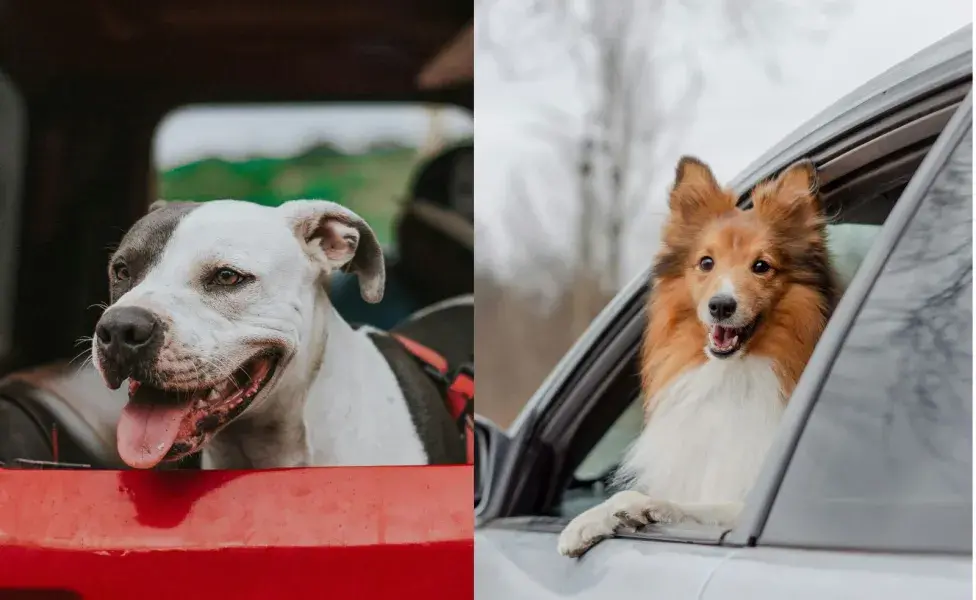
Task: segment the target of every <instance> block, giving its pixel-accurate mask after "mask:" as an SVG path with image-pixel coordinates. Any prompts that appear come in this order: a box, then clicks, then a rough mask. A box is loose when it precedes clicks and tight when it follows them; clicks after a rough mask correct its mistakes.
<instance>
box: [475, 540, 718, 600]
mask: <svg viewBox="0 0 976 600" xmlns="http://www.w3.org/2000/svg"><path fill="white" fill-rule="evenodd" d="M557 538H558V535H556V534H553V533H543V532H535V531H519V530H514V529H493V528H491V527H485V528H481V529H477V530H475V544H474V546H475V553H474V572H475V575H474V585H475V598H477V599H478V600H496V599H497V600H519V599H522V598H526V599H529V598H531V599H533V600H556V599H558V598H573V599H575V600H586V599H589V598H620V599H621V600H623V599H625V598H646V599H655V598H661V599H662V600H691V599H696V598H699V597H700V593H701V591H702V590H703V589H704V586H705V583H706V581H707V580H708V577H709V574H710V573H712V572H713V571H715V570H716V569H717V568H718V567H719V565H721V564H722V562H723V561H724V560H725V558H726V557H727V556H729V555H730V554H732V553H733V552H735V549H732V548H722V547H720V546H704V545H696V544H684V543H668V542H657V541H651V540H636V539H620V538H618V539H611V540H606V541H604V542H601V543H600V544H598V545H597V546H595V547H594V548H593V549H591V550H590V551H589V552H587V553H586V554H585V555H583V557H582V558H579V559H571V558H566V557H564V556H560V555H559V554H558V553H557V552H556V540H557Z"/></svg>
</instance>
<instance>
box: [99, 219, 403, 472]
mask: <svg viewBox="0 0 976 600" xmlns="http://www.w3.org/2000/svg"><path fill="white" fill-rule="evenodd" d="M337 269H344V270H346V271H349V272H354V273H356V274H357V275H358V277H359V282H360V290H361V293H362V295H363V298H364V299H366V300H367V301H369V302H379V300H380V299H381V298H382V296H383V287H384V278H385V271H384V264H383V254H382V250H381V249H380V246H379V243H378V242H377V240H376V236H375V235H374V233H373V231H372V230H371V229H370V228H369V226H368V225H367V224H366V222H365V221H364V220H363V219H362V218H360V217H359V216H358V215H356V214H355V213H353V212H352V211H350V210H348V209H346V208H343V207H341V206H339V205H337V204H334V203H331V202H326V201H318V200H298V201H292V202H287V203H285V204H283V205H282V206H280V207H277V208H269V207H264V206H259V205H255V204H251V203H247V202H238V201H233V200H221V201H214V202H207V203H203V204H196V203H162V202H160V203H156V204H154V205H153V208H152V209H151V210H150V212H149V214H147V215H146V216H144V217H143V218H142V219H140V220H139V221H138V222H137V223H136V224H135V225H133V226H132V228H131V229H130V230H129V231H128V232H127V233H126V235H125V237H124V238H123V239H122V242H121V243H120V245H119V247H118V249H117V250H116V251H115V253H114V254H113V255H112V258H111V260H110V261H109V268H108V276H109V286H110V289H111V303H110V306H109V308H108V309H107V310H106V311H105V313H104V314H103V315H102V317H101V319H99V321H98V325H97V326H96V328H95V336H94V338H93V340H92V346H93V348H92V355H93V362H94V364H95V366H96V368H97V369H98V371H99V373H101V375H102V377H103V378H104V380H105V383H106V384H107V385H108V386H109V387H110V388H112V389H115V388H118V387H119V386H121V385H122V383H123V382H124V381H125V380H126V379H128V380H129V396H130V400H129V403H128V404H127V405H126V407H125V409H124V411H123V414H122V416H121V418H120V421H119V426H118V447H119V453H120V455H121V457H122V459H123V460H125V462H126V463H128V464H129V465H130V466H133V467H138V468H149V467H152V466H154V465H156V464H157V463H159V462H160V461H162V460H177V459H179V458H181V457H183V456H186V455H187V454H190V453H192V452H195V451H196V450H198V449H199V448H200V447H201V446H202V445H203V444H204V443H206V441H207V440H208V439H210V438H211V437H212V436H213V435H214V434H215V433H216V432H217V431H219V430H220V429H221V428H223V427H224V426H226V425H227V424H228V423H230V422H231V421H232V420H233V419H235V418H237V417H239V416H240V415H241V414H242V413H243V412H244V411H246V410H247V409H248V408H249V407H252V406H254V407H256V406H258V405H260V404H261V402H262V400H263V399H264V398H266V397H267V396H268V394H269V393H270V392H271V390H272V389H273V388H274V386H275V383H276V381H277V379H278V376H279V375H280V371H281V369H282V368H283V365H284V364H285V363H286V362H288V361H289V360H290V359H291V358H293V357H294V356H296V354H297V353H299V352H301V351H302V349H303V348H304V347H305V346H306V345H307V344H308V343H309V340H310V339H311V338H312V337H313V336H319V338H320V336H321V335H323V334H324V332H321V331H320V332H313V331H310V330H311V329H312V322H313V317H314V311H315V308H316V303H317V301H318V299H319V298H321V297H322V296H323V291H322V283H323V278H324V277H325V276H327V275H328V274H329V273H330V272H332V271H335V270H337Z"/></svg>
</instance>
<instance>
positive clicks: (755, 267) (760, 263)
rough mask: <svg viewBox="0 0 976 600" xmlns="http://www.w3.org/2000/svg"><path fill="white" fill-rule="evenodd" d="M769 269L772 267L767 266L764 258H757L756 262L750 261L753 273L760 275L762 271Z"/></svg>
mask: <svg viewBox="0 0 976 600" xmlns="http://www.w3.org/2000/svg"><path fill="white" fill-rule="evenodd" d="M770 269H772V267H771V266H769V263H768V262H766V261H764V260H757V261H756V262H754V263H752V272H753V273H757V274H759V275H762V274H763V273H766V272H768V271H769V270H770Z"/></svg>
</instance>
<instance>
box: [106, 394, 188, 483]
mask: <svg viewBox="0 0 976 600" xmlns="http://www.w3.org/2000/svg"><path fill="white" fill-rule="evenodd" d="M189 411H190V403H189V402H188V403H186V404H184V405H173V404H171V403H165V404H159V403H152V404H149V403H144V402H138V403H137V402H133V401H132V400H130V401H129V403H128V404H126V405H125V408H123V409H122V416H121V417H120V418H119V426H118V431H117V436H116V437H118V448H119V456H121V457H122V460H123V461H125V464H127V465H129V466H130V467H133V468H135V469H151V468H152V467H155V466H156V465H157V464H159V461H161V460H163V457H164V456H166V453H167V452H169V449H170V447H172V445H173V442H175V441H176V437H177V435H179V432H180V422H181V421H183V417H184V416H185V415H186V414H187V413H188V412H189Z"/></svg>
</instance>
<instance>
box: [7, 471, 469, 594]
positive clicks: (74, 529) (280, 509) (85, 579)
mask: <svg viewBox="0 0 976 600" xmlns="http://www.w3.org/2000/svg"><path fill="white" fill-rule="evenodd" d="M472 476H473V472H472V467H470V466H450V467H365V468H358V467H357V468H349V467H341V468H338V467H337V468H308V469H280V470H265V471H169V472H156V471H26V470H3V469H0V600H5V599H6V598H7V597H10V598H14V597H20V596H16V595H11V594H15V592H13V590H18V589H19V590H23V589H44V590H52V591H53V590H63V591H67V592H71V593H69V594H68V595H64V596H48V595H44V596H37V597H38V598H40V597H51V598H56V597H64V598H72V597H74V598H85V599H89V598H92V599H94V598H98V599H114V598H118V599H120V600H121V599H125V600H130V599H133V598H140V599H146V600H149V599H151V598H166V599H168V600H183V599H186V598H197V597H213V598H235V599H236V598H262V599H275V598H283V599H289V598H320V597H321V598H324V597H346V595H348V597H352V598H356V599H357V600H362V599H365V598H381V597H382V598H393V597H395V598H425V599H432V598H451V599H455V598H457V599H463V598H471V597H472V595H473V592H472V589H473V585H474V575H473V560H474V546H473V531H474V523H473V521H474V518H473V514H474V513H473V506H472V490H473V482H472ZM72 593H73V594H72ZM23 597H25V598H26V597H29V596H23ZM30 597H33V596H30Z"/></svg>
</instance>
